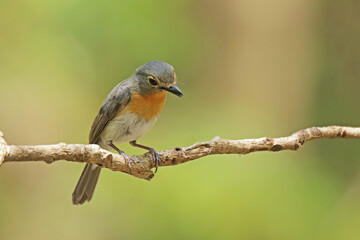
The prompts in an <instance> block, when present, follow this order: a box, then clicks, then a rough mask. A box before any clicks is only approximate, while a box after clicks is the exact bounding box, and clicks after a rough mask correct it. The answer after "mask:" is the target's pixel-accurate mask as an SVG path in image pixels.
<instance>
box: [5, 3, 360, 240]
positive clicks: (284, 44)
mask: <svg viewBox="0 0 360 240" xmlns="http://www.w3.org/2000/svg"><path fill="white" fill-rule="evenodd" d="M359 10H360V4H359V1H356V0H345V1H341V2H339V1H334V0H331V1H323V0H319V1H301V0H291V1H283V0H275V1H265V0H262V1H250V0H244V1H236V0H225V1H203V0H202V1H188V0H183V1H180V0H175V1H165V0H154V1H141V0H134V1H83V0H71V1H70V0H64V1H44V0H38V1H32V0H18V1H9V0H7V1H6V0H0V36H1V37H0V130H1V131H3V132H4V134H5V136H6V139H7V141H8V143H9V144H50V143H58V142H67V143H86V142H87V136H88V132H89V129H90V126H91V124H92V121H93V118H94V117H95V115H96V113H97V111H98V109H99V107H100V106H101V103H102V101H103V99H104V98H105V97H106V95H107V93H108V92H109V91H110V90H111V89H112V87H114V86H115V85H116V84H117V83H118V82H119V81H121V80H123V79H125V78H126V77H128V76H130V75H131V74H132V73H133V72H134V71H135V69H136V68H137V67H138V66H139V65H141V64H144V63H145V62H147V61H150V60H163V61H166V62H169V63H170V64H172V65H173V66H174V67H175V69H176V71H177V76H178V80H179V82H180V83H179V86H180V87H181V89H182V90H183V92H184V97H183V98H182V99H178V98H176V97H173V96H169V98H168V101H167V103H166V106H165V109H164V112H163V113H162V116H161V118H160V119H159V120H158V122H157V124H156V125H155V127H154V128H153V129H152V130H151V131H150V132H149V133H148V134H147V135H145V136H144V137H143V138H141V139H140V140H139V142H140V143H144V144H147V145H151V146H153V147H155V148H156V149H157V150H164V149H167V148H171V147H174V146H187V145H190V144H192V143H194V142H196V141H204V140H209V139H211V138H213V137H214V136H217V135H219V136H221V137H224V138H231V139H241V138H256V137H262V136H268V137H278V136H285V135H288V134H291V133H292V132H293V131H296V130H299V129H301V128H305V127H309V126H314V125H332V124H341V125H352V126H359V125H360V122H359V111H357V106H358V104H359V101H358V90H359V87H360V86H359V85H360V81H359V78H360V68H359V64H360V63H359V61H360V56H359V54H360V49H359V44H358V43H359V42H360V27H359V23H360V17H359V14H358V12H359ZM358 144H359V143H358V141H357V140H321V141H318V142H312V143H309V144H307V145H305V147H304V148H303V149H301V150H300V151H298V152H279V153H254V154H250V155H248V156H241V157H239V156H235V155H234V156H233V155H224V156H212V157H208V158H206V159H200V160H197V161H194V162H191V163H188V164H183V165H179V166H176V167H167V168H161V169H160V170H159V172H158V173H157V174H156V177H155V178H154V179H153V180H152V181H151V182H145V181H142V180H139V179H135V178H134V177H130V176H127V175H125V174H121V173H113V172H111V171H108V170H104V171H103V172H102V174H101V177H100V181H99V184H98V186H97V189H96V193H95V196H94V198H93V200H92V202H91V203H89V204H86V205H84V206H77V207H75V206H72V205H71V193H72V190H73V188H74V187H75V184H76V181H77V180H78V177H79V175H80V173H81V170H82V167H83V165H82V164H75V163H69V162H57V163H54V164H51V165H46V164H44V163H43V164H42V163H17V164H4V165H3V166H2V167H1V169H0V170H1V173H0V193H1V198H0V236H1V239H85V238H86V239H276V240H278V239H294V240H296V239H327V240H328V239H359V237H360V230H359V228H358V225H359V224H360V195H359V191H360V190H359V189H360V177H359V176H360V175H359V169H360V166H359V158H358V157H357V156H359V155H360V149H359V148H357V145H358ZM120 147H121V148H122V149H123V150H124V151H126V152H127V153H129V154H140V153H143V151H141V150H138V149H134V148H132V147H130V146H128V144H120Z"/></svg>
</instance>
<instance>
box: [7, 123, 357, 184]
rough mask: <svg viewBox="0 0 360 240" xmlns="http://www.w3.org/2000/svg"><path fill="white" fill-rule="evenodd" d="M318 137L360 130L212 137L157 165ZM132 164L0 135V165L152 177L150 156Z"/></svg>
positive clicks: (74, 147)
mask: <svg viewBox="0 0 360 240" xmlns="http://www.w3.org/2000/svg"><path fill="white" fill-rule="evenodd" d="M319 138H360V128H358V127H357V128H355V127H341V126H329V127H312V128H307V129H303V130H300V131H298V132H296V133H294V134H292V135H290V136H288V137H280V138H266V137H263V138H257V139H243V140H227V139H221V138H220V137H215V138H214V139H213V140H211V141H207V142H200V143H195V144H194V145H192V146H189V147H184V148H180V147H176V148H173V149H170V150H165V151H162V152H159V154H160V157H161V161H162V162H161V164H160V166H161V167H163V166H172V165H177V164H180V163H185V162H188V161H191V160H195V159H198V158H201V157H205V156H208V155H213V154H248V153H252V152H258V151H273V152H276V151H282V150H297V149H299V148H300V147H301V146H302V145H303V144H304V143H306V142H308V141H310V140H314V139H319ZM132 157H133V159H134V161H135V163H133V164H132V165H131V170H130V169H129V167H128V166H127V163H126V162H125V159H124V158H123V157H122V156H120V155H118V154H114V153H111V152H109V151H107V150H104V149H102V148H100V147H99V146H98V145H95V144H90V145H84V144H65V143H59V144H54V145H36V146H15V145H7V144H6V142H5V139H4V138H3V134H2V133H1V132H0V165H1V163H2V162H27V161H44V162H47V163H52V162H54V161H58V160H66V161H73V162H88V163H95V164H99V165H101V166H102V167H104V168H108V169H111V170H113V171H121V172H125V173H128V174H131V175H133V176H135V177H138V178H142V179H147V180H150V179H151V178H152V177H153V176H154V174H153V172H152V171H151V168H153V167H155V165H154V161H153V159H152V156H151V154H149V153H145V154H143V155H139V156H132Z"/></svg>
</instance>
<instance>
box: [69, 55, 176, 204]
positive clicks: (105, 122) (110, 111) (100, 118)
mask: <svg viewBox="0 0 360 240" xmlns="http://www.w3.org/2000/svg"><path fill="white" fill-rule="evenodd" d="M168 92H171V93H173V94H175V95H176V96H179V97H182V95H183V94H182V92H181V91H180V89H179V88H178V87H177V85H176V75H175V70H174V68H173V67H172V66H171V65H170V64H168V63H165V62H161V61H151V62H148V63H146V64H144V65H142V66H140V67H139V68H138V69H136V72H135V73H134V75H132V76H131V77H129V78H128V79H126V80H124V81H122V82H120V83H119V84H118V85H116V86H115V87H114V89H113V90H112V91H111V92H110V93H109V95H108V96H107V98H106V99H105V101H104V102H103V105H102V107H101V108H100V111H99V113H98V114H97V116H96V118H95V120H94V123H93V125H92V127H91V131H90V135H89V143H90V144H98V145H99V146H100V147H101V148H104V149H106V150H109V151H110V150H112V149H115V150H116V151H117V152H118V153H119V154H120V155H122V156H123V157H124V158H125V159H126V161H127V163H128V165H129V167H130V161H132V159H131V157H129V156H128V155H126V154H125V153H124V152H123V151H121V150H120V149H119V148H117V147H116V146H115V145H114V143H120V142H129V143H130V144H131V145H132V146H135V147H139V148H143V149H146V150H149V152H150V153H151V154H152V156H153V158H154V161H155V163H156V164H155V165H156V170H157V168H158V164H159V162H160V157H159V154H158V153H157V152H156V151H155V149H153V148H151V147H147V146H144V145H140V144H138V143H136V140H137V139H138V138H140V137H142V136H143V135H144V134H145V133H146V132H147V131H149V130H150V128H151V127H152V126H153V125H154V123H155V122H156V120H157V118H158V117H159V115H160V113H161V111H162V109H163V106H164V104H165V100H166V96H167V93H168ZM100 170H101V167H100V166H99V165H96V164H91V163H87V164H86V166H85V168H84V170H83V172H82V174H81V176H80V179H79V181H78V183H77V185H76V187H75V190H74V192H73V195H72V201H73V204H75V205H77V204H83V203H84V202H85V201H90V200H91V198H92V196H93V194H94V190H95V186H96V183H97V180H98V178H99V174H100Z"/></svg>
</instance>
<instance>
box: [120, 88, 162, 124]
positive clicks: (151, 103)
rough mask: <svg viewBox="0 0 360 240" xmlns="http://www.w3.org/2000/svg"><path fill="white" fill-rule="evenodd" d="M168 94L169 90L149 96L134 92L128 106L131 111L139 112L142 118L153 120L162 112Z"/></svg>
mask: <svg viewBox="0 0 360 240" xmlns="http://www.w3.org/2000/svg"><path fill="white" fill-rule="evenodd" d="M166 95H167V92H161V93H156V94H152V95H148V96H141V95H140V94H133V95H132V96H131V100H130V103H129V105H128V107H127V108H128V109H129V110H130V112H132V113H135V114H137V115H138V116H139V117H140V118H142V119H146V120H151V119H153V118H155V117H157V116H159V114H160V113H161V111H162V109H163V107H164V104H165V100H166Z"/></svg>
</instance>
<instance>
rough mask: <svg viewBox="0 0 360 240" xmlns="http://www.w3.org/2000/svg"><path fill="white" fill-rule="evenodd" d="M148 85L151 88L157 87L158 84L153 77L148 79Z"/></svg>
mask: <svg viewBox="0 0 360 240" xmlns="http://www.w3.org/2000/svg"><path fill="white" fill-rule="evenodd" d="M149 83H150V84H151V85H153V86H156V85H158V82H157V81H156V80H155V79H154V78H153V77H149Z"/></svg>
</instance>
